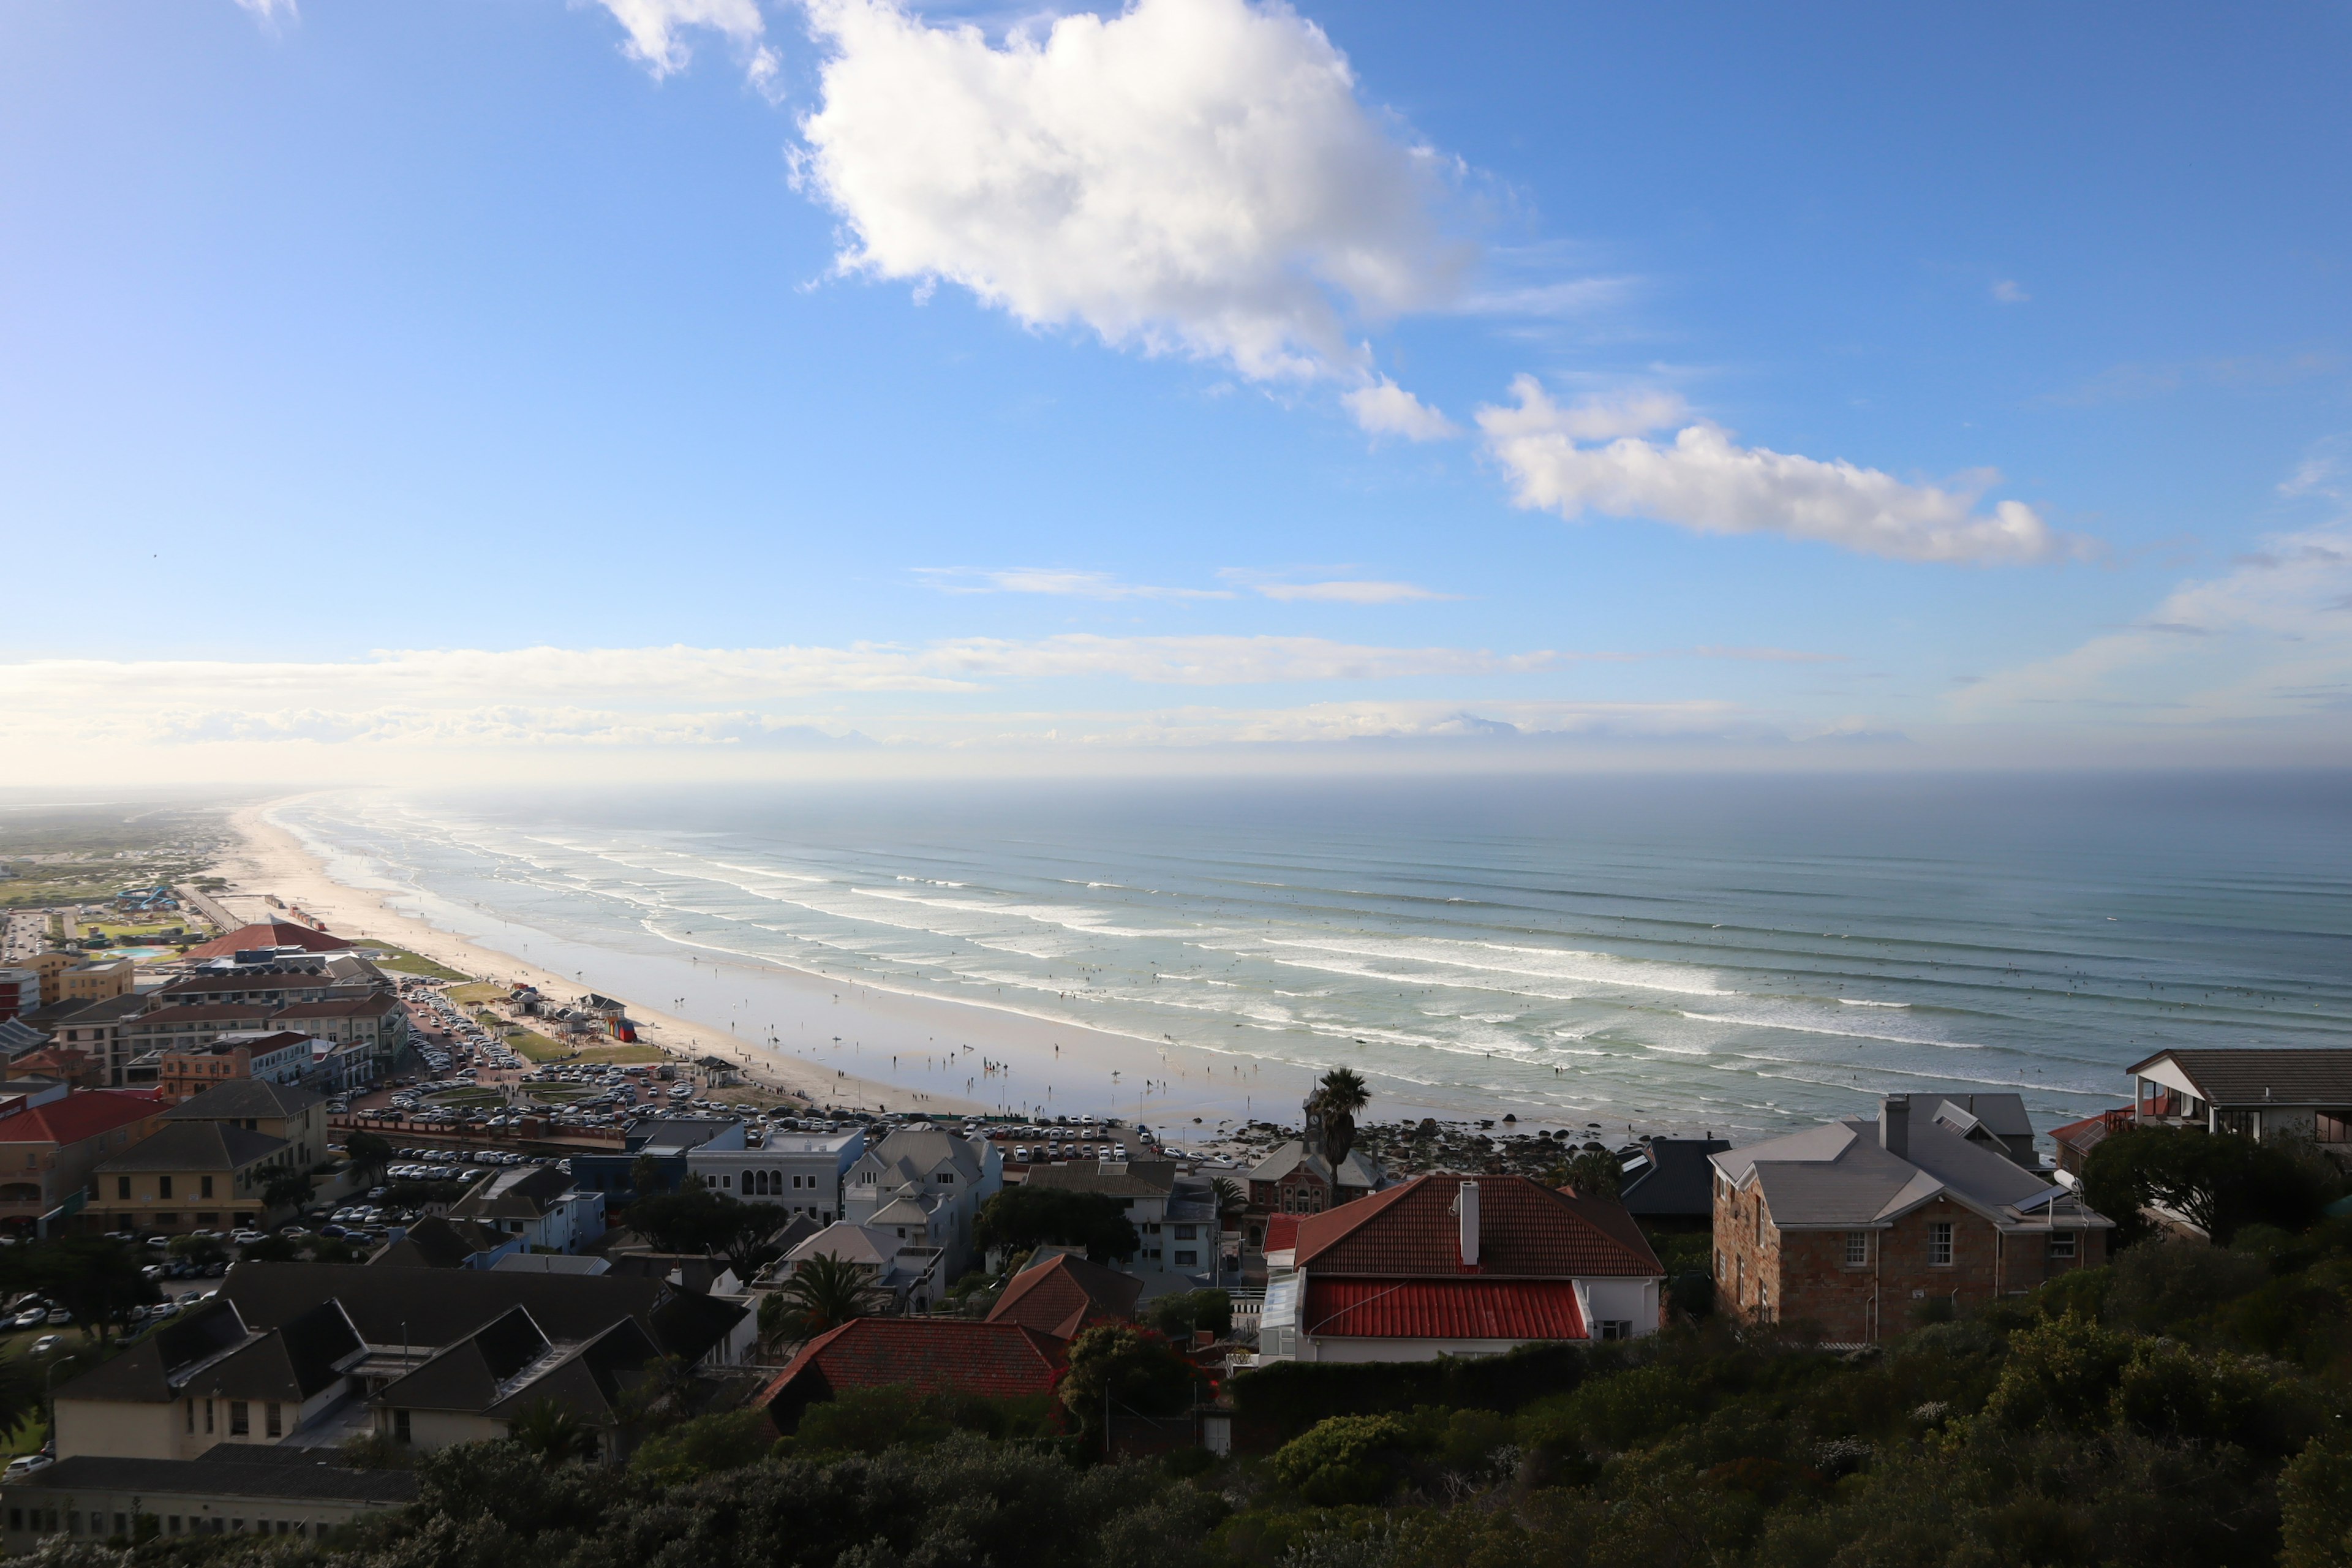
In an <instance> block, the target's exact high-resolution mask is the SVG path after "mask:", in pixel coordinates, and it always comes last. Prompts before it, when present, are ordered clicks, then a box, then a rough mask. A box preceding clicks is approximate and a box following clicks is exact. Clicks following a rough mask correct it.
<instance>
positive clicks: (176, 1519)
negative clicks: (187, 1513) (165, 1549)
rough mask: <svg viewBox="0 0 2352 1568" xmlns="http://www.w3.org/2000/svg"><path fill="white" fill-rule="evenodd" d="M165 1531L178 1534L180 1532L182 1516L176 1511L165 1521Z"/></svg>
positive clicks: (169, 1533)
mask: <svg viewBox="0 0 2352 1568" xmlns="http://www.w3.org/2000/svg"><path fill="white" fill-rule="evenodd" d="M163 1533H164V1534H166V1535H177V1534H179V1533H180V1516H179V1515H178V1514H176V1513H175V1514H173V1515H172V1517H171V1518H169V1519H167V1520H165V1521H163Z"/></svg>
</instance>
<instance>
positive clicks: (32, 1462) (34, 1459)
mask: <svg viewBox="0 0 2352 1568" xmlns="http://www.w3.org/2000/svg"><path fill="white" fill-rule="evenodd" d="M57 1462H58V1461H57V1459H56V1458H55V1457H53V1456H51V1455H48V1454H27V1455H26V1456H25V1457H24V1458H21V1459H11V1460H9V1461H8V1472H7V1475H6V1477H5V1479H8V1480H12V1481H13V1480H16V1479H19V1478H21V1477H25V1476H29V1475H31V1474H32V1473H33V1472H34V1471H35V1470H46V1469H47V1468H49V1467H50V1466H51V1465H54V1464H56V1463H57Z"/></svg>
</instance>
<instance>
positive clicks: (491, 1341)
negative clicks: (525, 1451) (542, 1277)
mask: <svg viewBox="0 0 2352 1568" xmlns="http://www.w3.org/2000/svg"><path fill="white" fill-rule="evenodd" d="M549 1348H550V1341H549V1339H548V1337H547V1335H545V1334H544V1333H542V1332H541V1331H540V1327H539V1325H538V1324H537V1323H535V1322H533V1321H531V1317H530V1313H529V1312H526V1311H524V1310H522V1309H521V1308H520V1307H516V1308H514V1309H512V1310H509V1311H506V1312H502V1313H500V1314H499V1316H498V1317H496V1318H494V1319H492V1320H491V1321H488V1322H487V1323H485V1324H483V1325H482V1326H481V1327H480V1328H479V1329H478V1330H476V1331H474V1332H473V1333H470V1334H468V1335H467V1336H466V1337H465V1338H464V1339H462V1340H459V1341H458V1342H457V1343H455V1344H452V1345H445V1346H443V1347H442V1348H441V1349H440V1350H438V1351H436V1352H434V1353H433V1354H432V1355H430V1356H428V1357H426V1358H425V1360H424V1361H423V1362H422V1363H419V1364H418V1366H417V1368H416V1370H415V1371H414V1372H411V1373H404V1374H403V1375H401V1376H399V1377H395V1378H394V1379H393V1380H392V1381H391V1382H390V1383H388V1384H385V1385H384V1387H383V1393H382V1394H380V1395H378V1397H379V1398H380V1399H381V1400H382V1401H383V1403H384V1404H385V1405H394V1406H401V1407H405V1408H407V1409H411V1410H467V1411H477V1410H487V1409H488V1408H489V1407H490V1406H491V1405H495V1404H497V1403H498V1402H499V1397H500V1395H501V1393H502V1391H503V1390H504V1387H505V1385H506V1383H507V1381H508V1380H509V1378H512V1377H513V1376H515V1375H516V1374H517V1373H520V1372H521V1371H522V1370H523V1369H524V1368H525V1367H527V1366H529V1365H530V1363H532V1362H535V1361H537V1360H538V1359H539V1358H540V1357H541V1356H543V1355H545V1354H546V1353H547V1352H548V1350H549Z"/></svg>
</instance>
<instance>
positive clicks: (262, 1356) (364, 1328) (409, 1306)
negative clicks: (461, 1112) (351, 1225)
mask: <svg viewBox="0 0 2352 1568" xmlns="http://www.w3.org/2000/svg"><path fill="white" fill-rule="evenodd" d="M750 1317H751V1314H750V1313H749V1312H748V1311H746V1310H744V1309H743V1308H741V1307H740V1306H737V1305H735V1304H733V1303H730V1302H725V1301H719V1300H712V1299H710V1298H709V1297H701V1296H694V1295H691V1294H689V1293H687V1292H683V1291H679V1290H677V1289H674V1288H672V1287H670V1286H668V1285H666V1284H664V1283H663V1282H661V1281H659V1280H654V1279H619V1278H614V1277H612V1276H601V1277H580V1276H571V1275H558V1274H544V1273H508V1272H504V1271H499V1270H493V1269H486V1268H484V1269H477V1268H373V1267H368V1266H363V1265H351V1264H325V1263H240V1264H238V1265H236V1268H232V1269H230V1270H229V1272H228V1276H227V1278H226V1279H224V1280H223V1281H222V1283H221V1289H220V1292H219V1294H218V1295H217V1296H215V1297H214V1298H213V1300H210V1301H207V1302H205V1304H204V1305H203V1306H201V1307H199V1308H197V1309H196V1310H194V1311H192V1312H189V1313H186V1314H184V1315H183V1316H181V1317H179V1318H175V1319H173V1320H172V1321H169V1322H166V1323H165V1324H164V1325H163V1326H162V1327H161V1328H158V1329H156V1330H154V1331H152V1332H150V1333H148V1334H146V1335H144V1336H142V1338H141V1339H140V1340H138V1341H137V1342H135V1343H133V1344H131V1345H130V1346H128V1347H127V1348H126V1349H124V1350H123V1351H122V1352H121V1354H119V1355H117V1356H115V1357H114V1358H113V1359H112V1360H110V1361H107V1362H104V1363H100V1365H98V1366H96V1367H94V1368H92V1369H91V1370H90V1371H89V1372H86V1373H82V1374H81V1375H80V1376H79V1377H76V1378H73V1379H71V1380H70V1381H68V1382H65V1383H61V1384H58V1388H57V1393H56V1411H57V1418H56V1426H55V1431H56V1434H57V1444H58V1456H59V1457H60V1458H72V1457H74V1456H76V1455H82V1454H96V1455H102V1456H107V1457H111V1458H183V1459H184V1458H195V1457H196V1456H197V1455H198V1454H201V1453H203V1452H205V1450H206V1449H209V1448H211V1447H214V1446H215V1445H217V1444H224V1443H229V1444H238V1445H250V1446H252V1447H257V1448H262V1447H274V1446H276V1445H278V1444H280V1443H284V1444H289V1445H293V1446H298V1447H318V1446H320V1445H321V1444H332V1443H333V1442H335V1441H337V1440H339V1439H340V1438H341V1437H342V1436H347V1435H349V1434H351V1433H352V1432H353V1431H355V1430H359V1431H363V1430H368V1429H371V1428H372V1429H373V1430H376V1431H379V1432H381V1433H383V1435H384V1436H388V1437H390V1438H391V1439H392V1440H393V1441H394V1442H395V1443H402V1444H404V1445H406V1446H408V1447H415V1448H417V1449H431V1448H434V1447H440V1446H442V1445H443V1444H444V1443H446V1442H457V1441H467V1440H470V1439H471V1438H475V1437H482V1436H505V1435H506V1434H507V1430H508V1426H509V1424H510V1422H511V1420H512V1419H513V1417H514V1415H516V1414H518V1413H519V1411H520V1409H522V1408H527V1407H528V1406H529V1405H531V1404H534V1403H536V1402H537V1400H538V1399H540V1398H542V1397H546V1398H552V1399H554V1400H555V1401H556V1402H557V1403H558V1404H559V1405H564V1406H565V1407H566V1408H568V1409H571V1410H572V1412H573V1413H574V1414H575V1415H577V1416H578V1417H579V1418H580V1419H581V1420H582V1421H583V1423H585V1424H587V1425H590V1426H597V1427H599V1430H600V1453H601V1454H602V1455H603V1456H604V1458H622V1457H625V1450H626V1447H627V1441H628V1436H627V1434H626V1433H625V1432H623V1431H621V1430H620V1428H619V1427H617V1426H614V1424H613V1421H612V1416H613V1415H614V1411H615V1409H616V1405H615V1403H614V1401H615V1395H616V1391H617V1390H619V1389H620V1388H621V1387H623V1386H624V1385H625V1384H626V1383H627V1382H628V1381H629V1380H630V1379H631V1378H632V1377H633V1376H635V1374H636V1373H637V1371H638V1370H639V1369H641V1368H642V1367H643V1366H644V1365H645V1364H646V1362H647V1361H648V1360H650V1359H652V1358H654V1357H658V1356H676V1357H677V1358H678V1359H679V1360H681V1361H683V1362H685V1363H687V1364H688V1365H705V1366H713V1367H717V1366H727V1365H733V1364H735V1363H737V1362H740V1360H741V1359H742V1355H743V1352H744V1350H745V1349H746V1348H747V1347H748V1345H749V1343H750V1342H751V1322H750ZM525 1352H528V1353H525ZM518 1357H519V1358H520V1359H517V1358H518ZM428 1368H430V1369H432V1375H431V1376H429V1377H425V1378H422V1379H421V1380H420V1381H416V1382H406V1381H405V1380H408V1379H410V1378H412V1377H416V1376H417V1375H418V1374H420V1373H425V1371H426V1370H427V1369H428ZM485 1368H487V1369H490V1370H492V1371H496V1370H499V1369H505V1373H504V1375H503V1376H502V1377H501V1378H500V1379H499V1382H498V1384H497V1386H496V1387H495V1388H490V1387H488V1386H487V1385H486V1384H484V1382H483V1381H482V1378H481V1376H480V1375H479V1374H480V1373H482V1372H483V1369H485ZM517 1396H521V1397H520V1402H519V1403H518V1404H513V1405H509V1400H511V1399H515V1398H516V1397H517Z"/></svg>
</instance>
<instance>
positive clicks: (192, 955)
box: [187, 921, 352, 963]
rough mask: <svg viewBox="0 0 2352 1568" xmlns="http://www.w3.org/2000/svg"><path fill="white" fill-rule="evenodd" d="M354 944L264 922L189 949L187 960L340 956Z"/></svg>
mask: <svg viewBox="0 0 2352 1568" xmlns="http://www.w3.org/2000/svg"><path fill="white" fill-rule="evenodd" d="M351 945H352V944H351V943H350V942H345V941H344V940H343V939H342V938H341V937H339V936H335V935H333V934H331V933H330V932H327V931H320V930H318V929H316V928H315V927H312V926H306V925H297V924H295V923H294V922H293V921H260V922H258V923H257V924H254V925H244V926H239V927H237V928H236V930H235V931H225V932H223V933H222V934H221V935H219V936H216V937H215V938H214V939H213V940H212V941H210V942H205V944H204V945H202V946H201V947H192V948H190V949H188V952H187V958H188V961H189V962H190V963H202V962H203V961H205V959H208V958H229V959H233V958H236V956H237V955H238V954H239V953H245V952H264V951H273V950H278V949H285V948H292V949H294V950H296V951H298V952H341V951H342V950H344V949H346V948H349V947H350V946H351Z"/></svg>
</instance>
